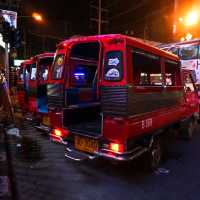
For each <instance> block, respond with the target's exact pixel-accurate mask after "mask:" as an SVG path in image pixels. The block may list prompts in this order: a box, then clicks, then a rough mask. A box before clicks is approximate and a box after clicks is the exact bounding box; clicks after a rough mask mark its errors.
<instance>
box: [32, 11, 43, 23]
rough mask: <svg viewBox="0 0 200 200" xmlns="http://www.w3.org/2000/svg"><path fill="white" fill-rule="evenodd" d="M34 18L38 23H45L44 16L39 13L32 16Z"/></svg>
mask: <svg viewBox="0 0 200 200" xmlns="http://www.w3.org/2000/svg"><path fill="white" fill-rule="evenodd" d="M32 17H33V18H34V19H35V20H36V21H38V22H42V21H43V17H42V15H41V14H39V13H37V12H34V13H33V14H32Z"/></svg>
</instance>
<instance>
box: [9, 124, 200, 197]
mask: <svg viewBox="0 0 200 200" xmlns="http://www.w3.org/2000/svg"><path fill="white" fill-rule="evenodd" d="M21 133H22V135H24V136H26V137H28V138H31V140H34V141H36V142H35V144H34V147H33V148H32V149H31V148H30V149H29V148H27V149H26V152H23V155H24V156H23V157H22V156H19V155H22V154H19V153H16V152H17V150H16V143H17V142H16V141H14V142H13V140H12V154H13V167H14V170H15V175H16V185H17V189H18V194H19V199H20V200H38V199H42V200H45V199H47V200H51V199H52V200H90V199H91V200H121V199H128V200H129V199H130V200H169V199H170V200H177V199H181V200H199V199H200V128H199V127H198V129H197V130H196V133H195V135H194V138H193V139H192V140H191V141H186V140H181V139H177V140H176V141H174V142H173V143H172V145H170V147H169V152H168V154H167V157H166V159H165V161H164V162H163V163H162V164H161V166H160V167H161V169H159V170H160V171H162V170H163V169H162V168H164V173H160V172H159V170H157V171H155V172H147V171H145V170H144V167H143V162H142V160H140V159H139V160H136V161H134V162H132V163H129V164H125V165H116V164H111V163H109V162H106V161H102V160H98V161H87V162H81V163H77V162H74V161H70V160H66V159H65V158H64V146H62V145H58V144H55V143H52V142H50V141H49V140H48V137H46V136H42V135H41V134H40V133H39V132H37V131H36V130H35V129H34V128H32V127H31V126H30V125H26V126H25V127H23V130H22V131H21ZM31 143H32V141H31ZM28 152H35V154H30V153H28ZM31 158H32V159H31Z"/></svg>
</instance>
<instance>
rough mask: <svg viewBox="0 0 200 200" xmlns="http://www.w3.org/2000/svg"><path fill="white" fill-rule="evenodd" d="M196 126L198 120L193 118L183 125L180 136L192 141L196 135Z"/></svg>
mask: <svg viewBox="0 0 200 200" xmlns="http://www.w3.org/2000/svg"><path fill="white" fill-rule="evenodd" d="M196 126H197V119H196V118H195V117H191V118H190V119H188V120H187V121H185V122H183V123H182V124H181V127H180V135H181V136H183V137H184V138H185V139H188V140H191V139H192V137H193V135H194V131H195V128H196Z"/></svg>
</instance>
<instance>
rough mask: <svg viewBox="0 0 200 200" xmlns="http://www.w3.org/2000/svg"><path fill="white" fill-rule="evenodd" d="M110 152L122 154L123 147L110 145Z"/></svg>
mask: <svg viewBox="0 0 200 200" xmlns="http://www.w3.org/2000/svg"><path fill="white" fill-rule="evenodd" d="M110 150H112V151H114V152H116V153H122V152H124V145H123V144H119V143H110Z"/></svg>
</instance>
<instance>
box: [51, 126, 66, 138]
mask: <svg viewBox="0 0 200 200" xmlns="http://www.w3.org/2000/svg"><path fill="white" fill-rule="evenodd" d="M52 133H53V135H54V136H57V137H66V136H67V135H68V134H69V132H68V131H67V130H64V129H59V128H56V129H54V130H53V132H52Z"/></svg>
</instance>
